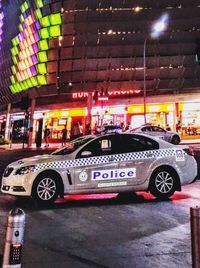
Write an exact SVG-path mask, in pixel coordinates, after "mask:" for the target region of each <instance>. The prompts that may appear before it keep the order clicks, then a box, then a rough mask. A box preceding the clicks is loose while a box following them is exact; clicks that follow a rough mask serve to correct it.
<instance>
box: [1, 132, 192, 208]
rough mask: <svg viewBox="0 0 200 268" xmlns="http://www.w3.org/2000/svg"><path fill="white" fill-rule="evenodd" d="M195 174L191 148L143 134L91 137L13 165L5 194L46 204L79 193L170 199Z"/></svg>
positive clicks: (6, 177)
mask: <svg viewBox="0 0 200 268" xmlns="http://www.w3.org/2000/svg"><path fill="white" fill-rule="evenodd" d="M196 176H197V164H196V160H195V159H194V157H193V156H192V155H190V151H189V149H187V148H186V149H182V148H181V147H179V146H175V145H172V144H170V143H168V142H165V141H163V140H160V139H158V138H153V137H152V138H151V137H149V136H146V135H144V134H132V133H121V134H107V135H103V136H100V137H95V136H91V135H90V136H85V137H82V139H79V140H78V141H75V142H72V143H68V144H67V146H66V147H65V148H63V149H61V150H57V151H55V152H54V153H52V154H51V155H42V156H41V155H39V156H35V157H30V158H25V159H22V160H19V161H16V162H14V163H11V164H10V165H9V166H8V167H7V168H6V170H5V172H4V174H3V178H2V186H1V191H2V192H3V193H6V194H11V195H15V196H30V197H32V198H33V199H35V200H36V201H37V202H39V203H44V204H49V203H52V202H54V201H55V200H56V198H57V197H58V196H61V197H62V196H63V195H64V194H80V193H110V192H115V193H117V192H126V191H129V192H130V191H150V192H151V193H152V194H153V195H154V196H156V197H158V198H168V197H170V196H171V195H172V194H173V193H174V192H175V191H176V190H177V191H180V190H181V185H184V184H189V183H191V182H193V181H194V179H195V178H196Z"/></svg>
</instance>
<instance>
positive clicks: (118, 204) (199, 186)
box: [0, 150, 200, 268]
mask: <svg viewBox="0 0 200 268" xmlns="http://www.w3.org/2000/svg"><path fill="white" fill-rule="evenodd" d="M37 153H38V152H35V151H31V152H30V151H24V152H21V151H19V150H17V151H5V152H2V153H1V154H0V163H1V166H0V171H1V172H2V170H3V168H4V166H5V165H6V164H7V163H8V162H11V161H14V160H16V159H19V158H21V157H22V156H25V155H34V154H37ZM39 153H44V152H43V151H40V152H39ZM199 204H200V181H197V182H195V183H194V184H191V185H188V186H184V187H183V190H182V192H181V193H179V192H176V193H175V195H174V196H173V198H172V199H171V200H168V201H158V200H156V199H155V198H153V197H152V196H151V195H150V194H147V193H140V194H137V195H132V196H131V197H130V196H128V197H127V198H120V197H118V196H117V195H104V196H102V195H92V196H91V195H90V196H74V197H73V198H70V197H69V196H66V197H65V199H64V200H61V199H60V200H58V201H57V203H56V204H54V205H53V206H52V207H50V208H48V209H40V208H35V207H34V206H33V204H32V202H31V201H30V200H27V199H23V200H20V201H19V200H17V199H16V198H15V197H12V196H6V195H0V214H1V217H0V221H1V222H0V224H1V226H2V228H1V229H0V249H2V248H3V240H4V238H5V228H6V218H7V214H8V212H9V210H10V209H12V208H14V207H21V208H22V209H24V211H25V212H26V217H27V221H26V230H25V245H24V254H23V258H22V261H23V263H22V264H23V265H22V267H23V268H24V267H27V268H33V267H34V268H35V267H37V268H40V267H41V268H51V267H52V268H54V267H59V268H62V267H63V268H68V267H69V268H79V267H80V268H86V267H113V268H114V267H136V268H137V267H138V268H152V267H154V268H156V267H170V268H179V267H180V268H183V267H185V268H188V267H191V263H192V261H191V242H190V207H196V206H198V205H199Z"/></svg>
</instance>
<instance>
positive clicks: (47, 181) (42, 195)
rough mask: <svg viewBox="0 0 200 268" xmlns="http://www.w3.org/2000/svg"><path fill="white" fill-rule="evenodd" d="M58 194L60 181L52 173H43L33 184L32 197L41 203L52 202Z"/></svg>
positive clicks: (47, 203)
mask: <svg viewBox="0 0 200 268" xmlns="http://www.w3.org/2000/svg"><path fill="white" fill-rule="evenodd" d="M58 194H59V191H58V181H57V180H56V178H53V176H52V175H49V174H43V175H41V176H39V177H38V178H37V179H36V181H35V182H34V184H33V190H32V197H33V199H34V200H35V201H36V202H37V203H39V204H43V205H49V204H52V203H53V202H54V201H55V200H56V199H57V197H58Z"/></svg>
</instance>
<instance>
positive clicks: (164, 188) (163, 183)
mask: <svg viewBox="0 0 200 268" xmlns="http://www.w3.org/2000/svg"><path fill="white" fill-rule="evenodd" d="M155 185H156V188H157V190H158V191H159V192H160V193H163V194H166V193H169V192H170V191H171V189H172V187H173V178H172V176H171V174H170V173H169V172H166V171H162V172H160V173H159V174H158V175H157V176H156V180H155Z"/></svg>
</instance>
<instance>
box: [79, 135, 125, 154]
mask: <svg viewBox="0 0 200 268" xmlns="http://www.w3.org/2000/svg"><path fill="white" fill-rule="evenodd" d="M120 148H121V146H120V143H119V138H118V135H111V136H109V135H108V136H104V137H100V138H98V139H96V140H94V141H92V142H90V143H89V144H87V145H86V146H85V147H84V148H82V149H81V151H79V152H78V154H77V156H76V158H83V157H92V156H101V155H110V154H117V153H119V152H120V151H121V149H120ZM85 151H86V152H91V154H90V155H89V156H88V155H85V156H83V154H82V152H85Z"/></svg>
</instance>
